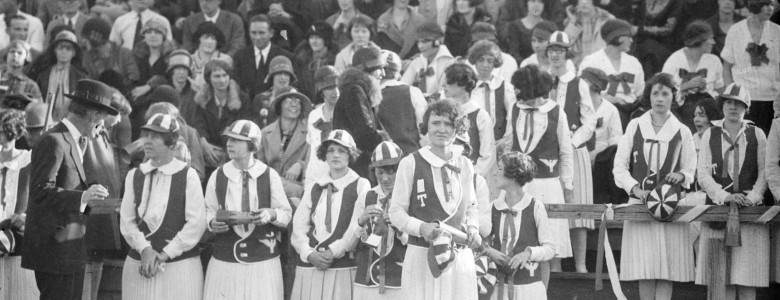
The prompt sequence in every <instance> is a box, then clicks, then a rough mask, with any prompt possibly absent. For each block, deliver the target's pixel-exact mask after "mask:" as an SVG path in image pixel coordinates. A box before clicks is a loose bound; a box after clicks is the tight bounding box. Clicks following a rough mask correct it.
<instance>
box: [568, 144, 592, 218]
mask: <svg viewBox="0 0 780 300" xmlns="http://www.w3.org/2000/svg"><path fill="white" fill-rule="evenodd" d="M573 183H574V199H572V203H574V204H593V171H592V170H591V166H590V154H589V153H588V148H586V147H583V148H580V149H574V181H573ZM569 227H570V228H587V229H593V228H595V225H594V222H593V220H587V219H571V220H569Z"/></svg>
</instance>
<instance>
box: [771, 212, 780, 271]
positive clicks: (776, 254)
mask: <svg viewBox="0 0 780 300" xmlns="http://www.w3.org/2000/svg"><path fill="white" fill-rule="evenodd" d="M770 226H771V227H770V230H771V232H772V234H771V235H772V237H771V238H770V240H771V243H772V245H771V247H770V260H771V263H770V266H771V274H772V276H771V280H772V281H773V282H776V283H780V225H778V224H777V223H772V225H770Z"/></svg>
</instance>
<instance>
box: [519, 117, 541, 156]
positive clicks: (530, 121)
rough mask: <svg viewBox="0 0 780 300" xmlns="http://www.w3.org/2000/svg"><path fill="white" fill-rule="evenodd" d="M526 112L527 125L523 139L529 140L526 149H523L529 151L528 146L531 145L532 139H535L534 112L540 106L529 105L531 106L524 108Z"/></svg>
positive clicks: (524, 151) (525, 151)
mask: <svg viewBox="0 0 780 300" xmlns="http://www.w3.org/2000/svg"><path fill="white" fill-rule="evenodd" d="M523 110H524V111H525V114H526V118H525V124H524V125H525V126H524V129H523V140H524V141H528V142H527V143H526V145H525V150H523V153H528V148H530V147H531V140H533V139H534V112H535V111H538V110H539V108H536V107H529V108H523Z"/></svg>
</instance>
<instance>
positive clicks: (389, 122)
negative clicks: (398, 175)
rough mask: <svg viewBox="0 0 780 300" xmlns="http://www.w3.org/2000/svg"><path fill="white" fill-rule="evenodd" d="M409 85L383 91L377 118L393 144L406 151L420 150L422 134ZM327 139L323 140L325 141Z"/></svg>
mask: <svg viewBox="0 0 780 300" xmlns="http://www.w3.org/2000/svg"><path fill="white" fill-rule="evenodd" d="M409 89H410V87H409V86H408V85H397V86H388V87H386V88H384V89H382V99H384V100H382V103H380V104H379V112H378V113H377V118H378V119H379V123H381V124H382V127H383V128H384V129H385V130H386V131H387V134H388V135H390V138H391V139H393V142H394V143H396V144H397V145H398V147H400V148H401V150H403V151H404V153H412V152H414V151H417V149H420V132H419V131H418V130H417V118H416V114H415V112H414V106H413V105H412V97H411V93H410V90H409ZM324 140H325V139H323V141H324Z"/></svg>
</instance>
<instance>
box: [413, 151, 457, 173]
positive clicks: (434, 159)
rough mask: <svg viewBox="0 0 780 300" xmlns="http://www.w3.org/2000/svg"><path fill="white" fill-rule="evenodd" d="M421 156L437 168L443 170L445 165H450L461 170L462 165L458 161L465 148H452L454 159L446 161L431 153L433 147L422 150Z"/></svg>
mask: <svg viewBox="0 0 780 300" xmlns="http://www.w3.org/2000/svg"><path fill="white" fill-rule="evenodd" d="M419 152H420V156H422V158H423V159H425V161H427V162H428V163H429V164H431V166H434V167H436V168H441V167H442V166H444V164H449V165H452V166H455V167H458V168H460V164H458V159H459V158H460V157H461V153H462V152H463V147H455V146H453V147H452V158H450V159H449V160H446V161H445V160H444V159H442V158H441V157H438V156H436V154H433V152H431V147H430V146H426V147H424V148H421V149H420V150H419Z"/></svg>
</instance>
